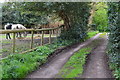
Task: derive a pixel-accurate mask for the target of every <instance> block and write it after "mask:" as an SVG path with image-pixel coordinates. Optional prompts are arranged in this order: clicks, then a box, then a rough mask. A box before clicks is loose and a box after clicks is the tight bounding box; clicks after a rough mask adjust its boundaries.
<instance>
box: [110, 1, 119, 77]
mask: <svg viewBox="0 0 120 80" xmlns="http://www.w3.org/2000/svg"><path fill="white" fill-rule="evenodd" d="M108 6H109V10H108V16H109V28H110V29H109V30H110V34H109V45H108V48H109V51H108V54H109V58H110V68H111V69H112V70H113V72H114V76H115V77H116V78H120V2H109V3H108Z"/></svg>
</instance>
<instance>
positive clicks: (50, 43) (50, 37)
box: [49, 30, 51, 44]
mask: <svg viewBox="0 0 120 80" xmlns="http://www.w3.org/2000/svg"><path fill="white" fill-rule="evenodd" d="M49 34H50V35H49V44H51V30H49Z"/></svg>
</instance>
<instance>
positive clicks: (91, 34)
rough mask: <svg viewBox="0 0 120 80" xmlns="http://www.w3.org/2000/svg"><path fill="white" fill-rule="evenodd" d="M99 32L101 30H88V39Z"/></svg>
mask: <svg viewBox="0 0 120 80" xmlns="http://www.w3.org/2000/svg"><path fill="white" fill-rule="evenodd" d="M97 33H99V31H90V32H88V33H87V35H88V37H87V39H89V38H91V37H93V36H95V35H96V34H97Z"/></svg>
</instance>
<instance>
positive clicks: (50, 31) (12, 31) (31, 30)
mask: <svg viewBox="0 0 120 80" xmlns="http://www.w3.org/2000/svg"><path fill="white" fill-rule="evenodd" d="M63 28H64V26H60V27H56V28H44V29H24V30H23V29H21V30H19V29H18V30H0V34H6V33H13V49H12V50H13V51H12V52H13V53H15V47H16V46H15V42H16V37H15V34H16V33H18V32H28V31H29V32H31V34H32V36H31V43H30V50H28V51H25V52H21V53H26V52H30V51H32V50H34V49H36V48H33V36H34V32H36V31H41V32H42V36H41V46H42V45H43V42H44V40H43V38H44V31H49V44H51V34H52V32H53V31H54V30H56V31H57V33H56V35H57V36H58V34H60V33H61V30H62V29H63Z"/></svg>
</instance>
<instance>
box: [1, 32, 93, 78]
mask: <svg viewBox="0 0 120 80" xmlns="http://www.w3.org/2000/svg"><path fill="white" fill-rule="evenodd" d="M89 35H90V36H89V38H90V37H93V36H94V35H95V33H94V35H93V34H92V33H91V34H90V33H89ZM75 42H76V41H75V40H73V41H72V40H71V41H70V40H69V41H67V40H66V41H62V42H61V41H56V42H54V43H53V44H50V45H44V46H40V47H38V48H37V49H36V50H35V51H33V52H29V53H26V54H12V55H9V56H8V58H6V59H3V60H2V71H3V76H2V78H24V77H25V76H26V75H27V74H29V73H30V72H32V71H34V70H36V69H37V68H38V67H39V66H40V65H42V64H44V63H46V61H47V57H48V56H49V55H50V54H52V52H53V51H55V50H56V49H57V48H59V47H64V46H67V45H71V44H73V43H75ZM89 50H90V48H85V49H82V50H80V51H78V52H77V53H75V55H73V57H72V58H71V59H70V62H68V63H67V66H66V67H68V68H69V69H66V70H65V72H67V70H70V68H73V69H71V71H69V73H68V74H66V73H65V74H66V76H65V77H70V76H71V77H74V76H77V75H80V74H81V73H82V71H83V68H82V67H83V64H84V63H85V57H86V54H88V53H89ZM71 64H72V65H71ZM69 66H71V67H69Z"/></svg>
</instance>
